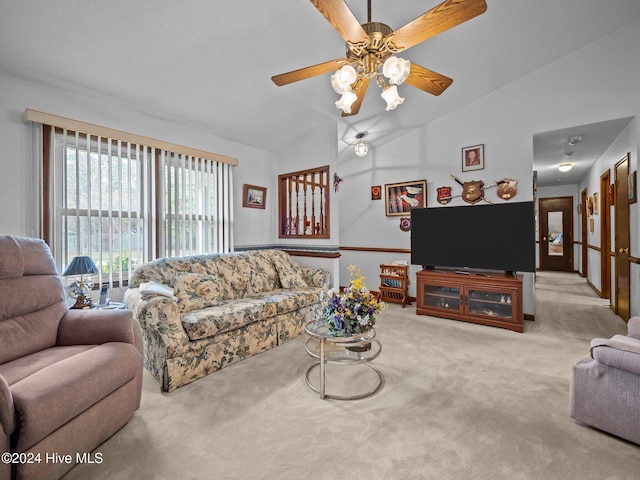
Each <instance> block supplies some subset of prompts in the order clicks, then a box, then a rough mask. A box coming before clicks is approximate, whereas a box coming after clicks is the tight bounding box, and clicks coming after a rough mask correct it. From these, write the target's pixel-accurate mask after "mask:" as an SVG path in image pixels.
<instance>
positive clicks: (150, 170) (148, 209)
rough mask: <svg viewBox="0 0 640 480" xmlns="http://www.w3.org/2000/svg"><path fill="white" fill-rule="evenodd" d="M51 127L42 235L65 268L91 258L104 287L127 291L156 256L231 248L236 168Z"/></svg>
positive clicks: (116, 139) (161, 149)
mask: <svg viewBox="0 0 640 480" xmlns="http://www.w3.org/2000/svg"><path fill="white" fill-rule="evenodd" d="M47 128H49V129H50V130H49V132H50V134H49V142H48V148H45V149H44V151H45V155H44V156H43V174H44V178H45V179H46V178H48V181H46V186H47V194H46V195H45V198H44V199H43V203H44V208H43V212H44V215H48V216H49V218H48V219H47V220H48V225H49V227H48V230H49V231H48V232H44V233H45V235H46V238H47V239H48V241H49V244H50V246H51V248H52V250H53V252H54V257H55V259H56V263H57V264H58V267H59V268H60V269H61V271H63V270H64V268H66V266H67V265H68V264H69V263H70V262H71V259H72V258H73V257H74V256H76V255H89V256H90V257H91V258H92V259H93V261H94V262H95V263H96V265H97V266H98V269H99V271H100V273H99V278H98V279H97V280H98V282H99V283H103V284H104V283H107V284H109V285H110V286H115V285H120V286H123V285H125V284H126V281H127V280H128V279H129V276H130V274H131V273H132V272H133V270H134V269H135V268H136V267H137V266H139V265H141V264H142V263H145V262H148V261H150V260H153V259H155V258H160V257H165V256H183V255H195V254H202V253H223V252H230V251H232V249H233V247H232V245H233V209H232V207H233V204H232V194H233V192H232V172H233V168H232V167H233V164H232V163H227V162H224V161H216V160H212V159H209V158H203V157H200V156H196V155H190V154H185V153H181V152H175V151H171V150H168V149H163V148H157V147H154V146H150V145H144V144H141V143H140V142H132V141H127V140H123V139H122V138H112V137H107V136H102V135H98V134H92V133H82V132H80V131H78V130H69V129H67V128H59V127H54V126H50V125H47V126H45V129H47ZM141 138H143V137H141ZM47 152H48V155H47ZM43 224H44V225H47V222H43Z"/></svg>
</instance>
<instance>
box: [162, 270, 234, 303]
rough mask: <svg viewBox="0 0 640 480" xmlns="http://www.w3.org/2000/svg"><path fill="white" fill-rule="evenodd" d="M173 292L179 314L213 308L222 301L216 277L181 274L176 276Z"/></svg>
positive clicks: (218, 280)
mask: <svg viewBox="0 0 640 480" xmlns="http://www.w3.org/2000/svg"><path fill="white" fill-rule="evenodd" d="M173 292H174V295H175V296H176V298H177V300H178V310H180V311H181V312H190V311H192V310H199V309H201V308H207V307H215V306H216V305H220V304H221V303H222V300H223V298H222V291H221V285H220V279H219V277H218V276H217V275H207V274H199V273H183V274H182V275H178V276H176V281H175V284H174V288H173Z"/></svg>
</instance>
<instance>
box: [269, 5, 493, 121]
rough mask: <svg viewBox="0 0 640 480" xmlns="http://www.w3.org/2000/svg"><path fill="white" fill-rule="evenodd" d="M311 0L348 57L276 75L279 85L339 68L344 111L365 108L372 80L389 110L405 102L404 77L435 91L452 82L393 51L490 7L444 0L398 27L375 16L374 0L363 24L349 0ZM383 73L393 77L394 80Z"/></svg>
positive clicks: (334, 81)
mask: <svg viewBox="0 0 640 480" xmlns="http://www.w3.org/2000/svg"><path fill="white" fill-rule="evenodd" d="M310 1H311V3H312V4H313V5H314V6H315V7H316V8H317V9H318V11H319V12H320V13H321V14H322V15H323V16H324V17H325V18H326V19H327V21H328V22H329V23H330V24H331V25H332V26H333V28H334V29H335V30H336V31H337V32H338V34H340V36H341V37H342V38H343V39H344V40H345V42H346V46H347V57H346V58H338V59H336V60H331V61H328V62H324V63H321V64H318V65H313V66H310V67H306V68H301V69H299V70H294V71H291V72H287V73H283V74H280V75H275V76H273V77H271V79H272V80H273V82H274V83H275V84H276V85H278V86H283V85H287V84H289V83H293V82H297V81H299V80H304V79H306V78H311V77H314V76H317V75H323V74H326V73H330V72H335V73H334V74H333V75H331V86H332V87H333V89H334V91H335V92H336V93H337V94H338V95H342V97H341V98H340V100H338V101H337V102H335V104H336V107H337V108H339V109H341V110H342V115H343V116H347V115H355V114H357V113H358V112H359V111H360V106H361V105H362V100H363V99H364V96H365V94H366V92H367V88H368V86H369V82H370V81H371V80H374V81H375V83H376V85H377V86H378V87H380V88H381V89H382V98H384V99H385V101H386V102H387V108H386V110H387V111H389V110H393V109H395V108H396V107H397V106H398V105H400V104H402V102H404V98H402V97H400V95H399V94H398V89H397V87H396V86H397V85H401V84H402V83H404V82H406V83H408V84H409V85H411V86H413V87H415V88H419V89H420V90H423V91H425V92H427V93H431V94H432V95H440V94H441V93H442V92H444V91H445V90H446V89H447V88H448V87H449V86H450V85H451V84H452V83H453V80H452V79H451V78H449V77H446V76H444V75H442V74H440V73H437V72H433V71H431V70H428V69H426V68H424V67H421V66H420V65H417V64H415V63H413V64H412V63H411V62H409V61H408V60H405V59H403V58H399V57H396V56H394V54H396V53H399V52H401V51H403V50H406V49H408V48H411V47H413V46H415V45H417V44H419V43H421V42H424V41H425V40H427V39H429V38H431V37H433V36H435V35H438V34H439V33H442V32H444V31H446V30H449V29H451V28H453V27H455V26H456V25H459V24H461V23H464V22H466V21H468V20H470V19H472V18H474V17H476V16H478V15H480V14H482V13H484V12H485V11H486V10H487V4H486V2H485V0H445V1H444V2H442V3H441V4H440V5H437V6H436V7H434V8H432V9H431V10H429V11H428V12H425V13H424V14H422V15H420V16H419V17H417V18H416V19H414V20H412V21H411V22H409V23H407V24H406V25H404V26H402V27H400V28H399V29H397V30H395V31H394V30H392V29H391V27H389V26H388V25H385V24H384V23H380V22H371V0H368V2H367V3H368V5H367V10H368V22H367V23H364V24H360V22H359V21H358V20H357V19H356V17H355V16H354V15H353V12H352V11H351V9H350V8H349V6H348V5H347V4H346V3H345V1H344V0H310ZM336 68H337V69H338V70H337V71H336ZM383 77H384V78H387V79H388V80H389V84H387V83H386V82H385V80H384V78H383Z"/></svg>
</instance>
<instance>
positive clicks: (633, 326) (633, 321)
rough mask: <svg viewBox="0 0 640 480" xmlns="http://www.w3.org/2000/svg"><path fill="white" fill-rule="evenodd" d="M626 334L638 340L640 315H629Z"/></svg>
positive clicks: (639, 337)
mask: <svg viewBox="0 0 640 480" xmlns="http://www.w3.org/2000/svg"><path fill="white" fill-rule="evenodd" d="M627 331H628V332H629V333H628V335H629V336H630V337H633V338H637V339H638V340H640V317H631V318H630V319H629V322H628V323H627Z"/></svg>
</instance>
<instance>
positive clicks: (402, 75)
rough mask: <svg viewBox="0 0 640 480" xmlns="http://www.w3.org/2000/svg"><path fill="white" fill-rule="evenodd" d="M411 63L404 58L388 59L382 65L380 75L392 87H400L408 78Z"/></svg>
mask: <svg viewBox="0 0 640 480" xmlns="http://www.w3.org/2000/svg"><path fill="white" fill-rule="evenodd" d="M410 72H411V62H409V60H405V59H404V58H398V57H389V58H387V60H386V61H385V62H384V65H382V74H383V75H384V76H385V77H387V78H388V79H389V83H390V84H392V85H401V84H402V83H404V81H405V80H406V79H407V77H409V73H410Z"/></svg>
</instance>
